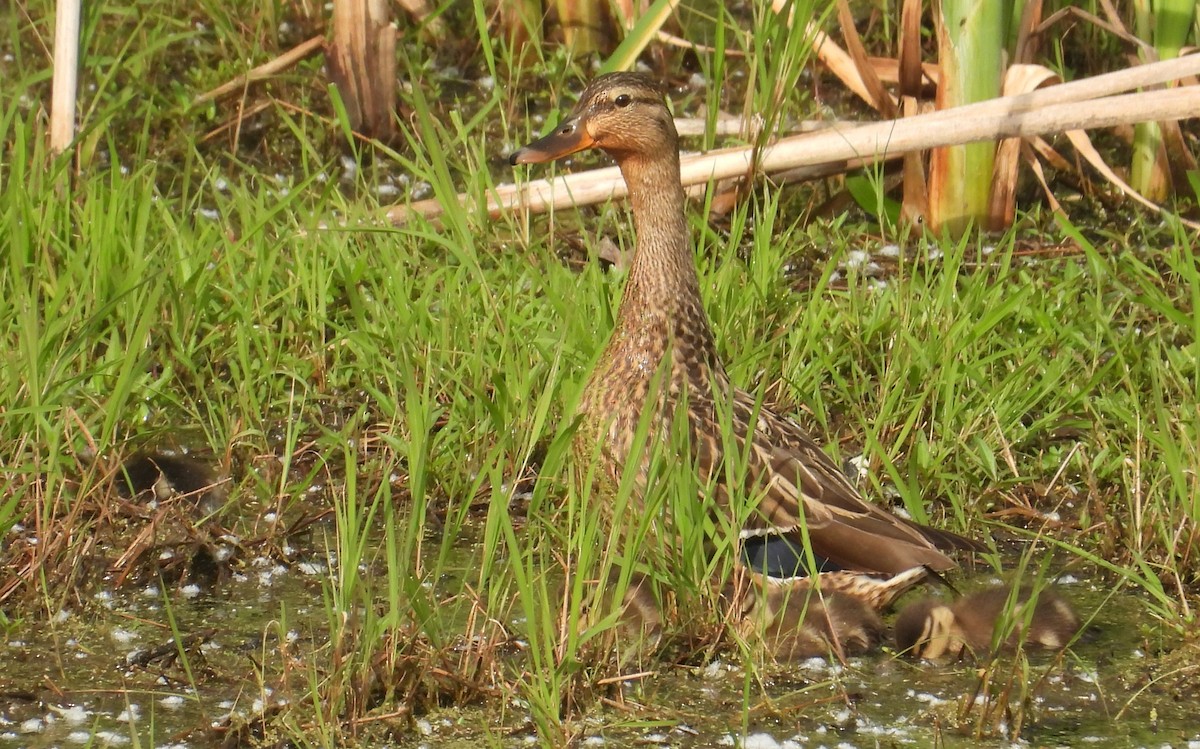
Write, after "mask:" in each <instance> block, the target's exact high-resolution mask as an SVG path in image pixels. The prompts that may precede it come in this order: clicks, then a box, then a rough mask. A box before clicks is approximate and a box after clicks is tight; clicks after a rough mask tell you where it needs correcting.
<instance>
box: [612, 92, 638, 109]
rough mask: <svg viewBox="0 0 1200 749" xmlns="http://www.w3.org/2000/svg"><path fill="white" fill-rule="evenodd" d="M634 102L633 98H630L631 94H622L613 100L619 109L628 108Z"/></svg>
mask: <svg viewBox="0 0 1200 749" xmlns="http://www.w3.org/2000/svg"><path fill="white" fill-rule="evenodd" d="M632 101H633V98H632V97H630V95H629V94H621V95H620V96H618V97H617V98H615V99H613V104H616V105H617V106H618V107H627V106H629V103H630V102H632Z"/></svg>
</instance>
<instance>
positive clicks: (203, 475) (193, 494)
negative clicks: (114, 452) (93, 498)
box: [117, 452, 228, 513]
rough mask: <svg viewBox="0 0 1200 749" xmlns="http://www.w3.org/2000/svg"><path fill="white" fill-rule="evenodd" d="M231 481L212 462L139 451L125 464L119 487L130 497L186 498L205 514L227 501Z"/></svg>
mask: <svg viewBox="0 0 1200 749" xmlns="http://www.w3.org/2000/svg"><path fill="white" fill-rule="evenodd" d="M227 484H228V480H227V479H225V478H223V477H221V476H219V475H218V474H217V472H216V470H214V469H213V467H212V465H211V464H210V463H209V462H208V461H205V460H201V459H200V458H196V457H193V456H191V455H182V454H174V453H164V452H147V453H138V454H136V455H134V456H133V457H131V458H128V459H127V460H126V461H125V462H124V463H122V464H121V467H120V469H119V471H118V475H117V487H118V490H119V491H121V492H122V493H123V494H125V495H126V496H129V497H131V498H145V499H148V500H154V501H158V502H162V501H166V500H168V499H171V498H173V497H186V498H189V499H191V500H192V501H193V502H194V503H195V504H196V506H197V507H198V508H200V510H201V511H202V512H204V513H210V512H215V511H216V510H218V509H220V507H221V505H223V504H224V503H225V499H226V497H227V495H228V488H227Z"/></svg>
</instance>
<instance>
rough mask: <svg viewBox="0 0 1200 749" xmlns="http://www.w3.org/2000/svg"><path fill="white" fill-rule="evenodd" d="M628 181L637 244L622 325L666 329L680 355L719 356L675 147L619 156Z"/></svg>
mask: <svg viewBox="0 0 1200 749" xmlns="http://www.w3.org/2000/svg"><path fill="white" fill-rule="evenodd" d="M620 166H621V174H622V176H624V178H625V183H626V184H627V185H628V186H629V202H630V205H631V206H632V209H633V221H634V228H635V229H636V231H637V246H636V248H635V250H634V253H633V261H632V262H631V263H630V266H629V278H628V280H627V281H626V284H625V293H624V295H623V297H622V298H621V308H620V312H619V313H618V318H619V319H618V322H617V326H618V330H626V331H630V330H633V329H646V328H654V329H658V330H662V329H663V328H665V329H666V331H667V333H668V335H669V336H670V337H671V345H672V347H673V349H674V353H675V356H676V357H680V356H683V357H685V358H686V359H690V360H694V361H703V362H704V363H706V364H707V363H714V364H715V362H716V346H715V345H714V343H713V336H712V326H711V325H710V324H709V322H708V315H707V314H705V312H704V305H703V303H702V301H701V298H700V281H699V279H698V277H697V276H696V262H695V258H694V257H693V256H692V243H691V238H690V231H689V230H688V224H687V218H686V216H685V215H684V202H685V200H686V196H685V195H684V192H683V185H682V184H681V183H680V180H679V152H678V151H677V150H676V149H675V148H673V147H672V148H669V149H666V152H665V153H658V154H654V156H653V157H650V158H644V157H639V156H629V157H627V158H624V159H621V160H620Z"/></svg>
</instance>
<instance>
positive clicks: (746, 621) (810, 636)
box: [721, 582, 884, 661]
mask: <svg viewBox="0 0 1200 749" xmlns="http://www.w3.org/2000/svg"><path fill="white" fill-rule="evenodd" d="M756 591H757V586H753V587H751V588H750V589H742V588H741V587H740V586H738V585H737V584H736V583H733V582H731V583H729V584H728V585H726V586H725V588H724V589H723V590H722V591H721V601H722V603H723V604H725V606H727V607H728V613H729V614H730V615H731V616H732V617H733V618H734V619H735V621H734V622H733V629H734V630H735V631H736V632H737V633H738V634H739V635H741V636H742V637H744V638H747V639H752V638H754V636H755V635H759V636H761V638H762V643H763V646H764V648H765V649H766V652H767V654H769V655H770V656H771V657H772V658H774V659H775V660H777V661H790V660H799V659H803V658H812V657H820V656H826V655H830V654H833V655H835V656H836V657H838V658H839V659H841V658H844V657H846V656H848V655H860V654H862V653H866V652H867V651H869V650H870V649H871V648H873V647H874V646H875V645H876V644H878V643H879V641H880V639H881V635H882V633H883V629H884V628H883V620H881V619H880V618H879V614H877V613H876V612H875V610H874V609H873V608H871V606H870V605H868V604H867V602H866V601H864V600H863V599H862V598H858V597H855V596H852V595H849V594H846V593H843V592H841V591H830V592H820V593H818V592H817V591H816V590H815V589H813V587H812V586H811V585H767V586H766V587H765V588H763V589H762V592H761V595H759V594H758V593H757V592H756Z"/></svg>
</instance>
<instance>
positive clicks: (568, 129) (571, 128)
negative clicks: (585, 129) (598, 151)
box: [558, 122, 575, 135]
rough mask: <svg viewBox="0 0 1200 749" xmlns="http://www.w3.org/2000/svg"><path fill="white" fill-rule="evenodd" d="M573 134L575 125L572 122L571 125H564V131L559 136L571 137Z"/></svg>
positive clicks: (559, 132) (560, 131)
mask: <svg viewBox="0 0 1200 749" xmlns="http://www.w3.org/2000/svg"><path fill="white" fill-rule="evenodd" d="M573 132H575V123H573V122H572V123H571V124H569V125H563V127H562V130H559V131H558V134H559V135H570V134H571V133H573Z"/></svg>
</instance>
